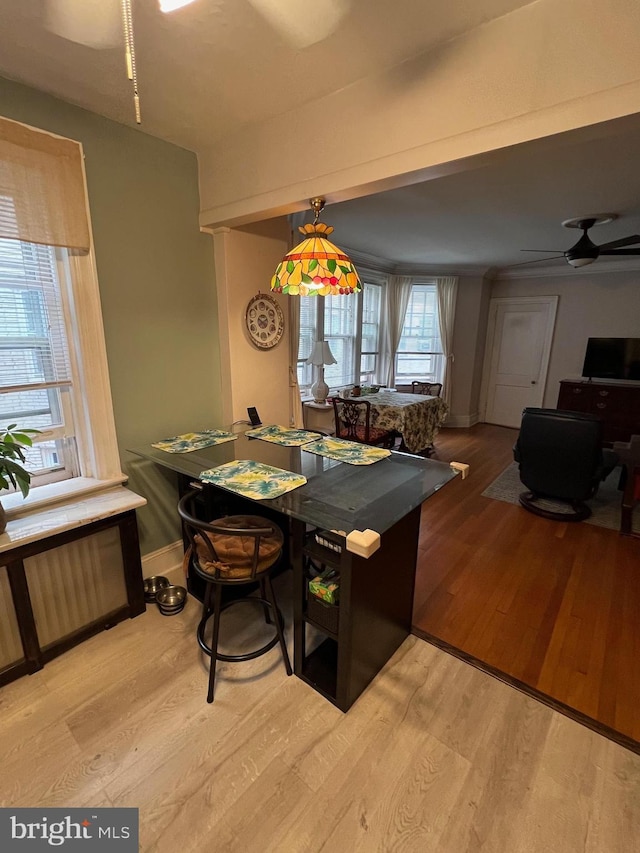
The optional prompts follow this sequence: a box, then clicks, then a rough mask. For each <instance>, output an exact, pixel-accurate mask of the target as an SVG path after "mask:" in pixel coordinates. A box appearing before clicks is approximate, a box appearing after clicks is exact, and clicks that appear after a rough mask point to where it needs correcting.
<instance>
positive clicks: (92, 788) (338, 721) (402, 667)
mask: <svg viewBox="0 0 640 853" xmlns="http://www.w3.org/2000/svg"><path fill="white" fill-rule="evenodd" d="M461 500H464V497H462V495H461ZM278 583H279V584H282V586H281V588H280V590H279V592H280V600H281V602H282V603H283V605H286V603H287V598H288V596H287V593H288V586H287V585H288V584H289V583H290V575H289V574H288V573H287V574H285V575H283V576H281V577H280V578H278ZM289 600H290V596H289ZM241 610H242V608H232V610H230V611H229V612H228V616H229V617H230V618H231V619H232V620H234V619H235V620H236V621H235V622H234V623H233V624H234V625H235V630H236V631H237V632H238V634H239V636H240V640H241V642H242V643H243V644H245V645H247V644H249V643H250V642H253V641H255V639H256V638H255V637H251V636H250V632H249V631H247V630H245V629H244V628H241V627H240V622H239V621H238V620H239V619H240V618H241V617H240V615H239V612H240V611H241ZM232 614H234V615H233V616H232ZM245 615H246V614H245ZM198 618H199V608H198V606H197V605H196V602H195V601H194V600H193V599H189V601H188V604H187V606H186V608H185V610H184V611H183V612H182V613H180V614H177V615H175V616H172V617H163V616H161V615H160V614H159V613H158V611H157V610H156V609H155V608H154V607H153V606H150V607H149V609H148V611H147V612H146V613H145V614H143V615H142V616H140V617H138V618H136V619H134V620H131V621H128V622H124V623H121V624H120V625H117V626H116V627H114V628H113V629H112V630H110V631H107V632H103V633H102V634H99V635H97V636H95V637H93V638H91V639H90V640H88V641H87V642H86V643H83V644H82V645H80V646H77V647H76V648H74V649H72V650H71V651H69V652H67V653H66V654H64V655H63V656H61V657H59V658H57V659H56V660H54V661H52V662H50V663H49V664H48V665H47V666H46V668H45V669H44V670H42V671H41V672H39V673H36V674H34V675H32V676H29V677H25V678H22V679H20V680H19V681H16V682H14V683H12V684H9V685H7V686H6V687H4V688H2V690H0V766H1V767H2V772H1V773H0V805H2V806H3V807H18V806H24V807H26V806H31V807H42V806H60V807H72V806H81V807H87V806H93V807H109V806H128V807H131V808H138V809H139V815H140V849H141V850H142V851H167V853H175V851H177V850H179V851H182V853H192V851H203V853H204V852H205V851H206V853H254V851H255V853H269V851H271V853H298V851H299V853H316V852H318V853H319V851H324V853H373V851H379V853H392V851H404V852H405V853H408V851H416V853H540V851H547V850H548V851H554V853H604V851H606V853H628V851H630V850H633V849H635V847H636V846H637V839H638V838H639V837H640V808H639V806H638V803H639V800H640V798H639V797H638V793H639V792H640V756H637V755H635V754H634V753H632V752H630V751H628V750H626V749H624V748H623V747H621V746H620V745H618V744H615V743H613V742H611V741H609V740H607V739H605V738H603V737H601V736H600V735H598V734H596V733H594V732H593V731H590V730H589V729H587V728H585V727H583V726H580V725H578V724H577V723H575V722H573V721H572V720H570V719H567V718H566V717H565V716H562V715H561V714H558V713H556V712H555V711H553V710H552V709H551V708H549V707H547V706H545V705H543V704H541V703H539V702H537V701H535V700H533V699H531V698H530V697H528V696H526V695H524V694H523V693H521V692H519V691H517V690H514V689H513V688H511V687H509V686H507V685H506V684H504V683H502V682H501V681H499V680H497V679H495V678H492V677H491V676H489V675H487V674H486V673H484V672H482V671H480V670H479V669H477V668H475V667H473V666H470V665H468V664H467V663H464V662H463V661H460V660H458V659H457V658H455V657H453V656H451V655H448V654H446V653H444V652H442V651H441V650H440V649H438V648H436V647H434V646H432V645H429V644H428V643H425V642H423V641H422V640H419V639H418V638H416V637H409V638H408V639H407V640H406V641H405V643H404V644H403V645H402V646H401V648H400V649H399V650H398V652H397V653H396V654H395V655H394V657H393V658H392V660H391V661H390V662H389V664H388V665H387V666H386V667H385V668H384V670H383V671H382V673H380V675H379V676H378V677H377V678H376V679H375V681H374V682H373V684H372V685H371V686H370V687H369V689H367V690H366V691H365V693H364V694H363V695H362V696H361V697H360V699H359V700H358V701H357V702H356V704H355V705H354V706H353V708H352V709H351V710H350V711H349V713H347V714H342V713H341V712H340V711H338V710H337V709H336V708H334V707H333V706H332V705H331V704H330V703H328V702H327V701H325V700H324V699H323V698H322V697H321V696H320V695H319V694H317V693H316V692H315V691H313V690H312V689H311V688H310V687H308V686H307V685H306V684H304V683H303V682H302V681H300V680H299V679H297V678H296V677H295V676H293V677H291V678H287V677H286V675H285V672H284V668H283V666H282V662H281V659H280V655H279V652H278V650H277V649H274V650H272V651H271V652H270V653H269V655H267V656H265V657H263V658H260V659H258V660H255V661H251V662H247V663H245V664H220V667H219V669H220V672H219V677H218V680H217V688H216V700H215V703H214V704H213V705H207V704H206V702H205V695H206V683H207V676H206V668H205V666H204V664H203V661H202V659H201V656H200V653H199V651H198V649H197V645H196V638H195V627H196V624H197V621H198ZM287 618H288V624H289V626H290V624H291V622H290V617H289V616H288V617H287ZM232 627H233V625H232ZM634 839H635V840H634Z"/></svg>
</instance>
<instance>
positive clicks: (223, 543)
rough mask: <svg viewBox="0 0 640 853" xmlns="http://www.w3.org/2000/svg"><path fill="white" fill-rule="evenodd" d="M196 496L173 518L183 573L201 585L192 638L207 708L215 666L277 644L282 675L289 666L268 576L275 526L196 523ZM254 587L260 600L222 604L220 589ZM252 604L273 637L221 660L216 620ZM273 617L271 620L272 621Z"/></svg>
mask: <svg viewBox="0 0 640 853" xmlns="http://www.w3.org/2000/svg"><path fill="white" fill-rule="evenodd" d="M198 495H199V492H196V491H189V492H187V493H186V494H185V495H184V496H183V497H182V498H181V499H180V502H179V503H178V514H179V515H180V518H181V519H182V523H183V527H184V531H185V533H186V536H187V539H188V541H189V546H190V547H189V551H190V553H189V551H188V552H187V554H186V555H185V562H186V564H187V568H188V570H193V571H194V572H195V574H196V575H197V576H198V577H199V578H201V579H202V580H203V581H204V582H205V593H204V601H203V605H202V617H201V619H200V622H199V624H198V629H197V638H198V644H199V646H200V648H201V649H202V651H203V652H204V653H205V654H207V655H208V656H209V657H210V659H211V663H210V665H209V689H208V692H207V702H209V703H211V702H213V692H214V686H215V678H216V663H217V662H218V661H219V660H223V661H231V662H237V661H246V660H253V658H257V657H260V655H264V654H266V652H268V651H270V650H271V649H272V648H273V647H274V646H275V645H276V643H279V644H280V650H281V652H282V659H283V661H284V665H285V669H286V671H287V675H291V673H292V670H291V663H290V661H289V655H288V653H287V646H286V643H285V639H284V619H283V617H282V613H281V612H280V609H279V608H278V605H277V603H276V599H275V594H274V592H273V585H272V583H271V575H272V574H273V571H274V570H275V569H276V568H277V566H278V562H279V560H280V558H281V556H282V549H283V545H284V534H283V533H282V530H281V529H280V528H279V527H278V525H277V524H274V523H273V522H272V521H270V520H269V519H267V518H263V517H262V516H255V515H229V516H225V517H224V518H217V519H215V520H214V521H211V522H205V521H202V520H200V519H199V518H197V517H196V516H195V515H194V510H193V507H194V501H195V499H196V498H197V496H198ZM256 582H257V583H258V584H259V587H260V597H259V598H256V597H255V596H252V597H251V598H250V599H247V598H234V599H231V600H230V601H227V602H226V603H225V604H222V590H223V587H239V586H242V585H246V584H254V583H256ZM247 600H250V601H257V602H258V603H259V604H261V605H262V609H263V612H264V617H265V622H267V623H268V624H271V623H272V622H273V623H274V626H275V635H274V636H273V637H272V638H271V639H270V640H269V642H267V643H266V644H265V645H263V646H261V647H260V648H259V649H256V650H255V651H250V652H245V653H243V654H223V653H222V652H219V651H218V637H219V634H220V617H221V615H222V613H223V612H224V611H225V610H227V609H228V608H229V607H232V606H233V605H236V604H242V603H245V602H246V601H247ZM271 617H273V619H272V618H271ZM210 619H213V625H212V628H213V631H212V640H211V643H210V644H209V643H207V642H206V640H205V630H206V628H207V623H208V622H209V620H210Z"/></svg>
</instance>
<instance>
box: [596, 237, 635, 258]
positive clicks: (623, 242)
mask: <svg viewBox="0 0 640 853" xmlns="http://www.w3.org/2000/svg"><path fill="white" fill-rule="evenodd" d="M636 243H640V234H632V235H631V236H630V237H622V238H621V239H620V240H612V241H611V242H610V243H603V244H602V246H600V253H601V254H602V250H603V249H617V248H618V247H620V246H635V244H636Z"/></svg>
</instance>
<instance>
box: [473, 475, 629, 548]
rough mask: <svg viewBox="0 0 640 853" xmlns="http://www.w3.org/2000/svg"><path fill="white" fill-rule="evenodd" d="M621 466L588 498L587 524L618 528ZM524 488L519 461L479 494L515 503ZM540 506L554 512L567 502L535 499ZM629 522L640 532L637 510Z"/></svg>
mask: <svg viewBox="0 0 640 853" xmlns="http://www.w3.org/2000/svg"><path fill="white" fill-rule="evenodd" d="M620 470H621V469H620V468H619V467H618V468H614V470H613V471H612V472H611V474H609V476H608V477H607V479H606V480H604V482H602V483H600V487H599V489H598V491H597V493H596V495H595V497H593V498H591V500H589V501H587V502H586V503H587V506H589V507H590V508H591V515H590V516H589V518H586V519H585V523H586V524H595V525H597V526H598V527H608V528H610V529H611V530H620V504H621V502H622V492H621V491H619V490H618V482H619V480H620ZM526 491H527V489H526V488H525V486H523V485H522V483H521V482H520V474H519V471H518V463H517V462H512V463H511V465H509V467H508V468H506V469H505V470H504V471H503V472H502V474H500V476H499V477H498V478H497V479H496V480H494V481H493V483H491V485H490V486H488V487H487V488H486V489H485V490H484V492H482V496H483V497H485V498H493V499H494V500H497V501H505V502H506V503H510V504H518V503H519V501H518V496H519V495H520V493H521V492H526ZM538 503H539V505H540V506H541V507H544V508H545V509H551V510H553V511H554V512H557V511H559V512H566V511H567V506H566V504H562V503H557V502H556V501H551V500H540V501H538ZM632 524H633V531H634V533H640V513H638V512H636V513H634V514H633V516H632Z"/></svg>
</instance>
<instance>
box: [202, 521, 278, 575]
mask: <svg viewBox="0 0 640 853" xmlns="http://www.w3.org/2000/svg"><path fill="white" fill-rule="evenodd" d="M209 523H210V524H215V525H216V526H222V527H228V528H231V529H236V530H237V529H243V528H247V529H248V528H260V527H270V528H273V532H272V533H270V534H269V535H267V536H261V537H260V545H259V551H258V568H257V572H256V573H257V574H260V573H262V572H265V571H267V569H269V568H270V567H271V566H272V565H273V564H274V563H275V562H276V560H277V559H278V557H279V556H280V552H281V551H282V546H283V544H284V535H283V533H282V531H281V530H280V528H279V527H278V526H277V525H274V524H273V523H272V522H271V521H269V520H268V519H266V518H261V517H260V516H259V515H228V516H225V517H224V518H217V519H215V520H214V521H211V522H209ZM203 536H207V537H208V538H209V539H211V541H212V543H213V547H214V548H215V551H216V554H217V555H218V557H219V562H212V560H211V555H210V554H209V551H208V549H207V546H206V545H205V543H204V541H203ZM195 542H196V549H197V558H198V566H199V568H200V569H201V570H202V571H203V572H205V573H207V574H210V575H215V574H216V571H217V572H218V574H219V576H220V577H221V578H234V579H238V578H249V577H251V573H252V568H253V552H254V543H255V539H254V537H253V536H238V535H237V534H236V535H229V536H225V535H224V534H219V533H211V532H206V533H205V532H200V533H198V534H197V535H196V537H195Z"/></svg>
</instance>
